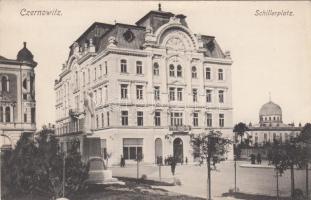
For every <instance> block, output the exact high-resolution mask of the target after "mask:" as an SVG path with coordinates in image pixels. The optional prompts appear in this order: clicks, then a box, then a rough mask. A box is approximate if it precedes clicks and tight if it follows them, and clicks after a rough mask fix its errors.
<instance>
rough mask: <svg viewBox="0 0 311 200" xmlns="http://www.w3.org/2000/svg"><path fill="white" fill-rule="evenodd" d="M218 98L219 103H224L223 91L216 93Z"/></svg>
mask: <svg viewBox="0 0 311 200" xmlns="http://www.w3.org/2000/svg"><path fill="white" fill-rule="evenodd" d="M218 98H219V103H223V102H224V91H223V90H219V91H218Z"/></svg>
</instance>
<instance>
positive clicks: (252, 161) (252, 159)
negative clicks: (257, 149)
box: [251, 154, 256, 164]
mask: <svg viewBox="0 0 311 200" xmlns="http://www.w3.org/2000/svg"><path fill="white" fill-rule="evenodd" d="M251 164H256V156H255V154H251Z"/></svg>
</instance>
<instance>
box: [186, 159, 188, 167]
mask: <svg viewBox="0 0 311 200" xmlns="http://www.w3.org/2000/svg"><path fill="white" fill-rule="evenodd" d="M187 164H188V157H186V165H187Z"/></svg>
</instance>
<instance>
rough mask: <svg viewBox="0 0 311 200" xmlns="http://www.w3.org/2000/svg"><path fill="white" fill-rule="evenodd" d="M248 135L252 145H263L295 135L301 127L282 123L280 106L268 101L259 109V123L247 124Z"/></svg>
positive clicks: (286, 139)
mask: <svg viewBox="0 0 311 200" xmlns="http://www.w3.org/2000/svg"><path fill="white" fill-rule="evenodd" d="M249 130H250V131H249V135H250V136H251V138H252V145H253V146H263V145H264V144H267V143H272V142H273V141H274V140H278V141H280V142H282V143H285V142H286V141H289V140H290V138H292V137H297V136H298V135H299V134H300V132H301V130H302V127H301V125H299V126H295V125H294V124H293V123H292V124H285V123H283V118H282V109H281V107H280V106H279V105H278V104H276V103H274V102H272V101H269V102H267V103H265V104H264V105H263V106H262V107H261V108H260V110H259V123H258V124H254V125H252V124H249Z"/></svg>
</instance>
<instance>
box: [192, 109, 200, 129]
mask: <svg viewBox="0 0 311 200" xmlns="http://www.w3.org/2000/svg"><path fill="white" fill-rule="evenodd" d="M192 125H193V126H194V127H197V126H199V113H197V112H195V113H193V121H192Z"/></svg>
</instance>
